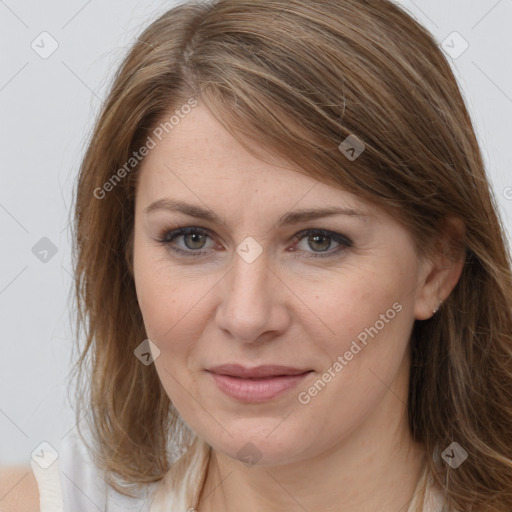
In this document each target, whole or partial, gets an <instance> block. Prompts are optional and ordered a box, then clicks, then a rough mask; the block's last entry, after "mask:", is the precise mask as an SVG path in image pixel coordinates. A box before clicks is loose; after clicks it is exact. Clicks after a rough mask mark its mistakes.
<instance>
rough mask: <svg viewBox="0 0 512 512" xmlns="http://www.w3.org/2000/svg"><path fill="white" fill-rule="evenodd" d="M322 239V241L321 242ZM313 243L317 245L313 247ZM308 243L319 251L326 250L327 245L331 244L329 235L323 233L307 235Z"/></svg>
mask: <svg viewBox="0 0 512 512" xmlns="http://www.w3.org/2000/svg"><path fill="white" fill-rule="evenodd" d="M322 241H323V243H322ZM315 244H317V246H316V247H315ZM309 245H310V247H311V248H312V249H317V250H319V251H326V250H327V249H329V246H330V245H331V241H330V239H329V237H326V236H323V235H312V236H310V237H309Z"/></svg>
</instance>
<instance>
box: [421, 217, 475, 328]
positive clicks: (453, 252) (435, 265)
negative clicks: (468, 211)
mask: <svg viewBox="0 0 512 512" xmlns="http://www.w3.org/2000/svg"><path fill="white" fill-rule="evenodd" d="M464 236H465V226H464V223H463V222H462V221H461V220H460V219H458V218H455V217H451V218H449V219H447V220H446V221H445V225H444V236H443V238H442V241H441V243H440V245H439V249H438V252H437V253H436V254H434V256H432V257H431V259H430V263H429V265H428V269H427V270H426V271H425V274H426V275H424V276H422V277H421V279H420V280H419V287H418V289H417V293H416V303H415V318H416V319H417V320H427V319H429V318H432V316H434V315H435V314H436V313H438V311H439V310H440V308H441V307H442V304H443V302H445V301H446V299H447V298H448V297H449V295H450V294H451V292H452V291H453V289H454V288H455V286H456V285H457V283H458V281H459V279H460V276H461V274H462V271H463V269H464V263H465V261H466V250H465V245H464Z"/></svg>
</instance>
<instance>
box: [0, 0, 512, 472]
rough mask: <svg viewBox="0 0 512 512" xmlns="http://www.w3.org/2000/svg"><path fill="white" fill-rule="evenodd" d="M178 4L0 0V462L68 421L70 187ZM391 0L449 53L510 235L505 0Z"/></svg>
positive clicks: (510, 46) (510, 16)
mask: <svg viewBox="0 0 512 512" xmlns="http://www.w3.org/2000/svg"><path fill="white" fill-rule="evenodd" d="M340 1H341V0H340ZM175 3H176V2H174V1H153V2H152V1H139V0H109V1H108V2H100V1H99V0H89V1H86V0H67V1H64V0H47V1H45V2H38V1H36V0H26V1H24V2H21V1H19V0H5V1H2V0H0V41H1V67H0V120H1V125H0V126H1V133H0V144H1V152H0V157H1V160H0V177H1V181H0V230H1V242H0V315H1V316H0V320H1V324H0V327H1V334H2V339H1V345H0V346H1V356H0V466H5V465H12V464H28V463H29V460H30V459H29V458H30V454H31V453H32V452H33V450H35V449H36V447H38V446H39V444H40V443H41V442H43V441H46V442H49V443H50V444H51V445H52V446H54V447H56V448H58V446H59V444H60V442H61V439H62V438H63V437H64V436H65V435H66V433H68V432H69V431H70V430H71V429H73V428H74V427H75V421H74V414H73V412H72V408H71V403H70V399H69V398H68V384H69V381H68V372H69V370H70V367H71V360H72V358H73V356H74V352H73V351H72V347H73V344H74V340H73V334H72V333H73V331H72V328H71V325H72V324H71V323H70V319H71V318H72V316H71V315H72V311H73V309H72V297H73V296H72V293H71V285H72V275H71V252H70V231H69V221H70V219H71V205H72V190H73V187H74V184H75V180H76V177H77V172H78V167H79V164H80V159H81V157H82V154H83V150H84V146H85V144H86V142H87V138H88V136H89V133H90V130H91V127H92V124H93V122H94V120H95V116H96V114H97V112H98V109H99V107H100V105H101V102H102V100H103V99H104V98H105V96H106V93H107V89H108V85H109V83H110V81H111V79H112V74H113V72H114V70H115V69H116V68H117V66H118V65H119V63H120V62H121V59H122V57H123V56H124V55H125V53H126V51H127V49H128V47H129V46H130V44H131V43H132V42H133V41H134V40H135V39H136V37H137V35H138V34H139V33H140V31H141V30H142V29H143V28H144V27H146V26H147V25H148V24H149V23H150V22H151V21H152V20H153V19H154V18H156V17H157V16H158V15H159V14H161V13H163V12H164V11H165V10H166V9H168V8H170V7H172V6H173V5H174V4H175ZM400 3H401V4H402V5H403V6H404V7H405V8H406V9H407V10H408V11H409V12H410V13H412V14H413V15H414V16H415V17H416V18H417V19H418V20H419V21H420V22H421V23H422V24H423V25H424V26H426V27H427V28H428V29H429V30H430V31H431V32H432V33H433V35H434V36H435V38H436V39H437V40H438V41H439V44H440V46H443V41H445V43H444V46H445V47H446V48H447V51H449V52H451V56H449V57H448V58H449V60H450V61H451V63H452V65H453V67H454V69H455V72H456V76H457V78H458V80H459V83H460V86H461V87H462V89H463V93H464V96H465V98H466V102H467V105H468V107H469V110H470V113H471V116H472V118H473V120H474V123H475V127H476V130H477V135H478V137H479V140H480V143H481V146H482V148H483V153H484V157H485V161H486V165H487V170H488V173H489V176H490V179H491V182H492V187H493V189H494V192H495V196H496V199H497V202H498V204H499V208H500V212H501V214H502V216H503V220H504V223H505V227H506V229H507V236H508V237H509V239H510V237H511V234H512V220H511V219H512V172H511V163H512V162H511V155H512V142H511V131H512V130H511V126H512V123H511V118H512V71H511V66H510V62H511V61H510V55H512V37H511V32H510V25H511V24H512V1H511V0H499V1H498V0H450V1H449V2H447V1H446V0H415V1H414V2H413V1H410V0H403V1H401V2H400ZM454 32H456V33H457V34H454ZM57 45H58V46H57ZM466 46H468V47H467V48H466ZM52 51H53V53H52ZM50 53H51V54H50ZM459 54H460V55H459ZM69 396H70V397H71V398H72V396H73V395H72V394H70V395H69Z"/></svg>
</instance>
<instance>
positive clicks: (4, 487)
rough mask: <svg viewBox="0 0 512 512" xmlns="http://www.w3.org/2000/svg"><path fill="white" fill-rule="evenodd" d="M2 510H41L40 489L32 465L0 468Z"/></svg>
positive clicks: (1, 511) (25, 511)
mask: <svg viewBox="0 0 512 512" xmlns="http://www.w3.org/2000/svg"><path fill="white" fill-rule="evenodd" d="M0 512H39V491H38V487H37V481H36V479H35V477H34V473H33V472H32V469H31V468H30V467H24V466H18V467H12V468H0Z"/></svg>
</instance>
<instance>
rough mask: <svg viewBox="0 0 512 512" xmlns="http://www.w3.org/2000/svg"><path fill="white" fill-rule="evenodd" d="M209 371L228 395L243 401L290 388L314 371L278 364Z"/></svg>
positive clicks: (265, 398) (266, 397)
mask: <svg viewBox="0 0 512 512" xmlns="http://www.w3.org/2000/svg"><path fill="white" fill-rule="evenodd" d="M207 372H208V373H209V374H210V375H211V376H212V378H213V380H214V381H215V383H216V385H217V388H218V389H219V390H220V391H222V392H223V393H224V394H226V395H228V396H230V397H231V398H234V399H236V400H238V401H241V402H247V403H256V402H265V401H268V400H271V399H272V398H275V397H277V396H279V395H281V394H283V393H285V392H286V391H289V390H290V389H292V388H294V387H295V386H297V385H298V384H299V383H300V382H301V381H302V380H303V379H304V378H305V377H306V376H307V375H309V374H310V373H312V372H313V370H311V369H300V368H293V367H290V366H277V365H264V366H258V367H254V368H245V367H243V366H240V365H231V364H230V365H222V366H216V367H213V368H210V369H209V370H207Z"/></svg>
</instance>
